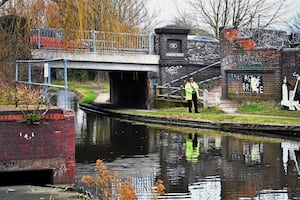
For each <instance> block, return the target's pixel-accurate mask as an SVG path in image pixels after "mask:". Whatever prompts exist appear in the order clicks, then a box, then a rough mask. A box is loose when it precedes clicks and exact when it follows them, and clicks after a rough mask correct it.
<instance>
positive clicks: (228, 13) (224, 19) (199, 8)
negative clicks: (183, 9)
mask: <svg viewBox="0 0 300 200" xmlns="http://www.w3.org/2000/svg"><path fill="white" fill-rule="evenodd" d="M186 1H187V3H188V4H189V5H190V7H191V8H192V16H194V20H195V21H196V22H197V23H198V24H207V25H208V26H209V27H210V28H211V29H212V32H213V33H214V35H215V37H216V38H218V37H219V29H220V27H222V26H237V27H241V26H248V27H249V26H250V27H253V26H257V27H267V26H270V25H271V24H273V23H275V22H276V21H278V19H279V18H280V16H281V15H282V14H283V13H284V12H285V11H286V6H287V5H288V1H285V0H278V1H275V2H274V1H270V0H186Z"/></svg>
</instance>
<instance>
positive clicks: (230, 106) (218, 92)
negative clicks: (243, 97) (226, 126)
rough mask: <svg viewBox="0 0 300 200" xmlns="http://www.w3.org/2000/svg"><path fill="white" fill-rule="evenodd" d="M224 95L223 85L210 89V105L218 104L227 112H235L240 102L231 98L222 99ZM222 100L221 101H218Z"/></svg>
mask: <svg viewBox="0 0 300 200" xmlns="http://www.w3.org/2000/svg"><path fill="white" fill-rule="evenodd" d="M221 96H222V87H221V86H218V87H215V88H213V89H212V90H210V91H208V106H209V107H214V106H216V104H218V105H219V108H220V109H221V110H223V111H224V112H225V113H229V114H233V113H235V112H236V111H237V108H238V106H239V105H238V104H237V103H236V102H234V101H230V100H222V99H220V98H221ZM216 101H220V102H216Z"/></svg>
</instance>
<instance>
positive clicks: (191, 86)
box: [184, 81, 200, 100]
mask: <svg viewBox="0 0 300 200" xmlns="http://www.w3.org/2000/svg"><path fill="white" fill-rule="evenodd" d="M184 89H185V100H192V94H193V92H196V94H197V98H198V99H199V98H200V96H199V86H198V84H197V83H195V82H192V83H191V82H189V81H188V82H187V83H186V84H185V87H184Z"/></svg>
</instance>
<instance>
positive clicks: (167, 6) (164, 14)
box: [147, 0, 300, 26]
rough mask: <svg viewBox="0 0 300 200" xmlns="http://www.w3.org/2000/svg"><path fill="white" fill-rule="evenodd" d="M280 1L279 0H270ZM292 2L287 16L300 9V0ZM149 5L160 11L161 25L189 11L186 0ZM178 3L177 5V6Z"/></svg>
mask: <svg viewBox="0 0 300 200" xmlns="http://www.w3.org/2000/svg"><path fill="white" fill-rule="evenodd" d="M270 1H274V2H276V1H278V0H270ZM287 1H289V2H291V3H290V5H291V6H290V12H288V13H286V17H290V16H292V15H293V13H295V11H296V10H298V11H299V10H300V0H287ZM147 5H148V7H149V9H150V10H151V11H152V12H156V13H158V19H159V21H160V24H159V26H165V25H167V24H170V22H171V21H172V18H173V17H174V16H176V15H177V14H178V9H179V10H180V11H184V10H186V11H188V9H189V8H188V6H187V4H186V3H185V0H148V4H147ZM176 5H177V6H176Z"/></svg>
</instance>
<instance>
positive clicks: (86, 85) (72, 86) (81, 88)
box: [53, 81, 109, 104]
mask: <svg viewBox="0 0 300 200" xmlns="http://www.w3.org/2000/svg"><path fill="white" fill-rule="evenodd" d="M53 84H56V85H63V84H64V83H63V82H55V83H53ZM68 89H69V90H72V91H75V92H77V93H78V94H79V95H80V97H81V103H87V104H89V103H92V102H93V101H94V100H95V99H96V98H97V97H98V95H99V93H98V92H96V90H101V91H103V92H109V84H107V83H94V82H76V81H70V82H68Z"/></svg>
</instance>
